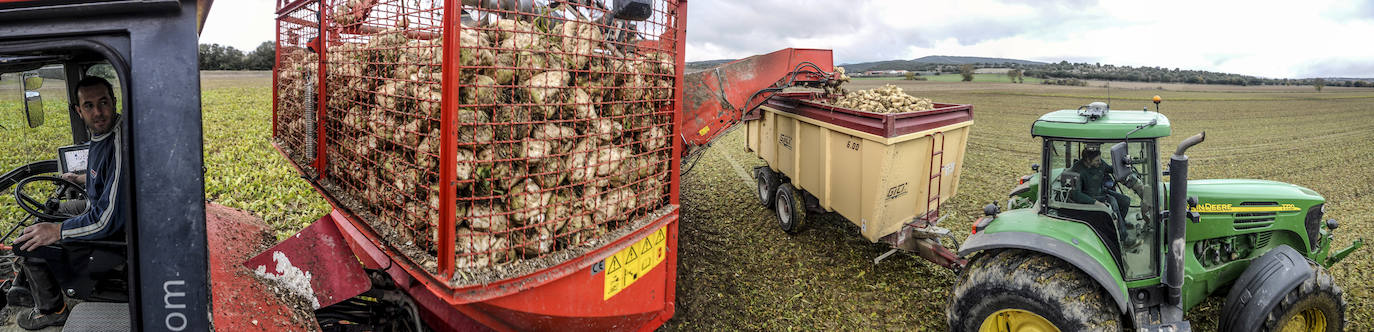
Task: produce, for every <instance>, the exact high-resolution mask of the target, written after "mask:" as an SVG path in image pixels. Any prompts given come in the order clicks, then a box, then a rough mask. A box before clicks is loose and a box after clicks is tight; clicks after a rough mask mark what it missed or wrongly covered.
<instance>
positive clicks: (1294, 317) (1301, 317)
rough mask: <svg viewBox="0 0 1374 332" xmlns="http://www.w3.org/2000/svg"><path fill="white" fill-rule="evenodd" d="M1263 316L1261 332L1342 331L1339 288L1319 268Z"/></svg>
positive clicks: (1328, 274)
mask: <svg viewBox="0 0 1374 332" xmlns="http://www.w3.org/2000/svg"><path fill="white" fill-rule="evenodd" d="M1308 264H1310V265H1312V272H1313V273H1312V276H1311V277H1308V278H1307V280H1304V281H1303V282H1302V284H1299V285H1298V287H1294V288H1293V290H1292V291H1289V292H1288V295H1286V296H1284V297H1283V300H1281V301H1279V304H1278V306H1275V307H1274V311H1271V312H1269V314H1268V315H1265V319H1264V327H1263V328H1262V329H1261V330H1262V331H1312V332H1320V331H1331V332H1335V331H1345V298H1344V297H1342V294H1343V293H1344V292H1343V291H1342V290H1341V286H1338V285H1336V280H1335V279H1334V278H1332V277H1331V274H1330V273H1327V272H1326V269H1323V268H1322V267H1321V266H1320V265H1317V264H1316V263H1313V262H1311V261H1308Z"/></svg>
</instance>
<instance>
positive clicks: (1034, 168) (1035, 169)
mask: <svg viewBox="0 0 1374 332" xmlns="http://www.w3.org/2000/svg"><path fill="white" fill-rule="evenodd" d="M1039 171H1040V164H1038V163H1037V164H1031V172H1039Z"/></svg>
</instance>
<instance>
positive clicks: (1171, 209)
mask: <svg viewBox="0 0 1374 332" xmlns="http://www.w3.org/2000/svg"><path fill="white" fill-rule="evenodd" d="M1158 98H1159V97H1158V96H1156V97H1155V103H1156V110H1158V103H1159V99H1158ZM1031 134H1032V135H1033V136H1035V137H1039V138H1041V139H1042V147H1043V153H1042V156H1041V160H1040V162H1039V163H1037V164H1035V165H1032V167H1031V169H1032V170H1033V171H1035V172H1036V173H1034V174H1030V175H1026V176H1024V177H1022V178H1021V179H1019V180H1018V186H1017V187H1016V188H1015V189H1013V190H1012V191H1011V193H1010V195H1009V199H1008V200H1007V204H1006V205H1007V210H1006V211H1002V210H1001V208H1000V207H998V206H997V205H996V203H994V204H990V205H988V206H987V207H985V208H984V213H985V214H986V216H984V217H982V218H980V219H978V220H977V221H975V222H974V225H973V229H972V232H973V234H972V235H970V236H969V237H968V238H967V239H966V240H965V243H964V244H963V247H961V248H960V249H959V253H960V255H961V256H963V257H967V258H968V259H969V262H970V263H969V265H968V267H967V270H966V271H964V273H963V274H962V275H961V276H960V280H959V282H958V284H957V286H956V288H955V289H954V294H953V295H952V299H951V301H950V304H949V307H948V311H947V316H948V320H949V324H950V329H951V330H954V331H972V330H979V331H1005V330H1016V329H1019V328H1039V329H1041V330H1043V331H1054V330H1066V331H1075V330H1085V331H1087V330H1093V331H1096V330H1103V331H1108V330H1136V329H1139V330H1148V331H1186V330H1190V329H1191V327H1190V324H1189V322H1188V321H1187V320H1184V317H1183V313H1184V312H1187V311H1188V310H1189V309H1190V308H1192V307H1194V306H1196V305H1198V304H1199V303H1200V302H1202V300H1203V299H1205V298H1206V297H1207V296H1208V295H1210V294H1214V293H1219V292H1225V293H1224V294H1227V297H1226V302H1225V305H1224V306H1223V308H1222V311H1221V317H1220V329H1221V330H1222V331H1274V330H1285V331H1288V330H1294V331H1339V330H1342V329H1343V328H1344V325H1345V320H1346V317H1345V303H1346V302H1345V300H1344V299H1343V297H1342V291H1341V288H1340V287H1339V286H1338V285H1336V284H1335V282H1334V279H1333V278H1332V277H1331V275H1330V274H1329V273H1327V272H1326V268H1328V267H1330V266H1331V265H1333V264H1336V263H1337V262H1339V261H1341V259H1343V258H1345V257H1346V256H1347V255H1349V254H1350V253H1351V252H1353V251H1354V250H1355V249H1357V248H1359V247H1360V246H1361V245H1363V240H1362V239H1358V240H1356V241H1355V242H1354V243H1353V244H1352V245H1351V246H1349V247H1347V248H1345V249H1341V250H1335V251H1333V250H1331V248H1330V247H1331V242H1332V241H1333V239H1334V235H1333V234H1334V232H1335V230H1336V229H1337V227H1338V225H1339V224H1338V223H1337V221H1336V220H1334V219H1330V220H1323V215H1324V214H1325V212H1326V208H1325V204H1324V203H1326V199H1325V198H1323V197H1322V196H1321V195H1319V194H1318V193H1316V192H1314V191H1312V190H1310V189H1307V188H1304V187H1300V186H1297V185H1292V184H1287V183H1280V182H1274V181H1264V180H1237V179H1225V180H1189V179H1188V156H1187V155H1186V154H1185V152H1186V151H1187V150H1188V148H1190V147H1192V146H1194V145H1196V144H1199V143H1202V142H1203V140H1204V139H1205V137H1206V136H1205V133H1200V134H1197V135H1195V136H1192V137H1189V138H1187V139H1185V140H1183V142H1181V143H1180V144H1179V146H1178V148H1177V149H1176V150H1174V151H1173V154H1172V156H1170V157H1169V160H1168V170H1160V169H1159V166H1161V165H1162V164H1161V162H1160V161H1158V160H1156V157H1157V156H1159V153H1158V152H1157V143H1158V140H1159V139H1160V138H1162V137H1165V136H1169V135H1170V134H1171V129H1170V126H1169V119H1168V118H1166V117H1165V116H1164V115H1163V114H1161V113H1158V112H1157V111H1156V112H1151V111H1148V110H1140V111H1124V110H1108V107H1107V105H1106V104H1105V103H1092V104H1090V105H1087V106H1084V107H1082V108H1079V109H1077V110H1062V111H1056V112H1051V113H1048V114H1045V115H1044V116H1041V117H1040V119H1038V120H1036V121H1035V123H1034V124H1033V125H1032V126H1031ZM1090 151H1097V153H1100V154H1101V155H1102V157H1104V158H1109V160H1110V161H1109V162H1106V165H1104V166H1103V167H1106V168H1110V170H1109V171H1107V172H1103V173H1105V174H1106V178H1105V179H1104V180H1105V181H1102V183H1103V184H1104V185H1106V186H1108V187H1107V188H1104V190H1106V191H1112V192H1114V193H1115V195H1122V196H1124V197H1127V198H1129V199H1128V200H1125V201H1128V202H1129V203H1126V202H1123V203H1122V206H1121V209H1117V208H1116V207H1113V206H1109V205H1108V204H1104V203H1103V202H1101V201H1093V202H1088V204H1084V203H1082V201H1081V200H1074V199H1073V196H1074V195H1075V194H1076V193H1075V191H1079V190H1084V188H1083V186H1084V185H1085V183H1084V180H1086V179H1088V178H1089V174H1087V173H1089V172H1082V170H1083V169H1085V167H1083V166H1076V165H1080V164H1085V163H1084V162H1080V161H1079V159H1087V158H1084V157H1085V156H1084V154H1085V152H1086V153H1087V155H1089V156H1091V155H1092V154H1094V152H1090ZM1040 165H1047V166H1046V167H1040ZM1164 177H1168V179H1167V180H1166V179H1164ZM1126 205H1129V206H1126ZM1123 210H1124V211H1125V213H1121V212H1122V211H1123Z"/></svg>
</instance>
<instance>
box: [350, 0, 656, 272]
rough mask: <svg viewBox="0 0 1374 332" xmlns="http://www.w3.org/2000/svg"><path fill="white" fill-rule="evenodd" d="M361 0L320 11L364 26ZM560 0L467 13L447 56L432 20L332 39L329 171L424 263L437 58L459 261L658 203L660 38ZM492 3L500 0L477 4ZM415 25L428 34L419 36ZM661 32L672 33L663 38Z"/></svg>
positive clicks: (558, 246)
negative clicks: (455, 88)
mask: <svg viewBox="0 0 1374 332" xmlns="http://www.w3.org/2000/svg"><path fill="white" fill-rule="evenodd" d="M361 4H362V1H359V0H354V1H349V2H346V3H343V4H341V5H339V6H338V7H336V8H335V9H334V10H332V11H331V12H330V17H331V21H332V22H331V25H332V26H334V27H333V28H335V29H339V30H340V31H347V30H348V29H350V28H354V27H357V26H362V25H367V24H368V23H367V22H366V18H365V17H366V15H358V11H359V9H358V7H357V6H361ZM572 7H574V6H571V5H564V6H563V8H559V9H548V8H544V9H540V10H539V12H540V14H531V15H523V14H509V13H508V14H503V15H500V16H501V17H500V18H491V19H484V20H482V21H481V22H480V23H476V24H472V25H466V24H465V25H464V26H462V27H461V28H460V29H457V31H449V33H458V34H460V35H459V37H460V41H459V42H460V45H461V50H460V51H459V53H460V54H459V57H458V60H457V61H449V62H447V63H445V62H444V61H443V59H442V55H443V40H442V38H435V37H437V36H434V35H437V34H438V33H437V28H435V27H418V26H411V23H410V20H409V19H406V18H401V19H399V21H398V22H396V23H395V24H393V25H390V26H388V27H386V29H384V31H381V32H380V33H376V34H371V35H368V36H366V37H365V38H362V37H360V38H354V39H356V40H343V41H331V42H330V43H329V44H328V51H329V52H328V57H327V58H326V59H327V60H326V61H327V62H328V65H327V73H326V81H327V82H326V84H328V86H329V88H328V89H327V91H328V96H327V100H328V103H327V106H328V108H329V115H328V119H329V123H328V126H329V128H330V129H329V130H328V131H327V135H329V136H330V140H331V141H337V143H338V144H330V145H329V149H330V150H329V151H328V153H329V154H330V155H331V156H332V157H330V159H329V163H328V165H329V167H328V172H329V174H330V177H333V178H337V181H338V182H340V183H344V184H347V185H341V186H338V187H339V188H349V189H348V190H338V191H340V192H334V193H333V194H336V195H341V196H351V197H352V198H353V200H354V201H356V202H357V204H358V205H361V206H360V207H358V208H360V209H364V210H367V211H369V212H370V213H371V214H373V215H375V216H377V217H375V218H365V219H369V220H368V222H369V223H370V224H371V225H372V226H373V227H374V228H375V229H377V230H378V232H379V233H380V234H382V235H383V236H384V237H386V238H387V240H388V241H390V242H391V243H392V244H393V245H394V246H396V247H398V248H401V249H402V251H403V252H406V254H407V255H409V256H411V258H412V259H415V260H417V261H418V262H421V263H422V264H424V265H426V266H427V267H429V268H431V269H432V268H434V267H435V265H436V264H435V259H434V257H435V256H436V251H437V247H438V246H437V245H436V241H437V234H438V230H437V226H436V225H438V220H439V204H440V197H439V189H438V188H439V187H438V184H439V183H440V181H439V164H440V162H439V159H438V158H439V141H440V132H439V123H440V122H439V119H440V115H441V107H440V105H441V101H442V98H443V97H442V88H441V87H442V85H443V84H442V83H441V76H442V72H443V71H442V66H444V65H448V66H458V69H459V72H460V76H461V77H460V78H459V80H460V82H459V86H460V88H459V93H458V97H459V98H458V99H459V100H457V102H456V103H453V104H452V105H456V108H453V109H447V110H442V111H443V112H456V113H457V114H456V117H457V119H458V121H459V123H460V124H461V125H460V127H459V129H458V135H457V142H458V150H457V153H456V156H455V158H456V160H454V162H455V165H456V177H457V182H456V183H457V188H458V191H457V194H456V195H457V206H456V211H457V214H456V215H457V220H456V229H455V232H456V245H455V248H456V250H455V251H456V252H455V256H456V257H457V262H456V264H457V267H458V268H460V269H468V270H473V271H478V270H481V269H486V268H490V267H493V266H500V265H503V264H507V263H511V262H517V261H521V260H525V259H531V258H538V257H544V256H547V255H548V254H549V253H552V252H555V251H558V250H565V249H569V248H576V247H578V246H583V245H589V244H590V243H591V242H593V241H592V240H593V239H595V238H597V237H598V236H600V235H603V234H606V233H609V232H612V231H615V230H616V229H618V228H621V227H624V226H626V225H628V224H629V223H630V222H631V221H632V220H631V219H632V218H635V217H640V216H645V215H647V214H648V213H650V212H652V211H655V210H656V209H658V208H660V207H662V206H663V205H665V204H666V203H667V199H668V185H669V178H668V172H669V163H670V162H671V160H672V159H671V158H670V157H671V156H670V153H671V139H672V133H671V131H670V130H671V127H670V121H671V117H672V110H671V109H670V108H668V107H669V104H670V103H671V101H672V99H673V75H674V70H675V68H674V63H675V59H674V56H673V54H672V53H671V50H666V51H665V50H656V49H647V48H644V47H636V44H637V41H638V39H639V38H641V37H640V36H639V34H638V33H636V32H635V30H633V29H625V28H623V27H624V26H623V25H622V26H607V25H599V24H592V23H590V22H592V20H590V19H588V18H586V17H583V13H582V12H579V11H578V10H575V9H574V8H572ZM490 16H492V17H495V16H497V15H490ZM426 34H430V35H429V36H426ZM668 47H670V46H668Z"/></svg>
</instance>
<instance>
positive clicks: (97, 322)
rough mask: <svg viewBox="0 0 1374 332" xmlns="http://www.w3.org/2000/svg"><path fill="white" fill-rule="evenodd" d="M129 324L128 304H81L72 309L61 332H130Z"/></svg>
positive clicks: (130, 326)
mask: <svg viewBox="0 0 1374 332" xmlns="http://www.w3.org/2000/svg"><path fill="white" fill-rule="evenodd" d="M130 323H131V322H130V321H129V304H128V303H114V302H81V303H80V304H77V305H76V306H75V307H73V308H72V313H71V315H70V316H67V324H66V325H63V326H62V331H65V332H82V331H130V330H132V329H133V327H132V325H131V324H130Z"/></svg>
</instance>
